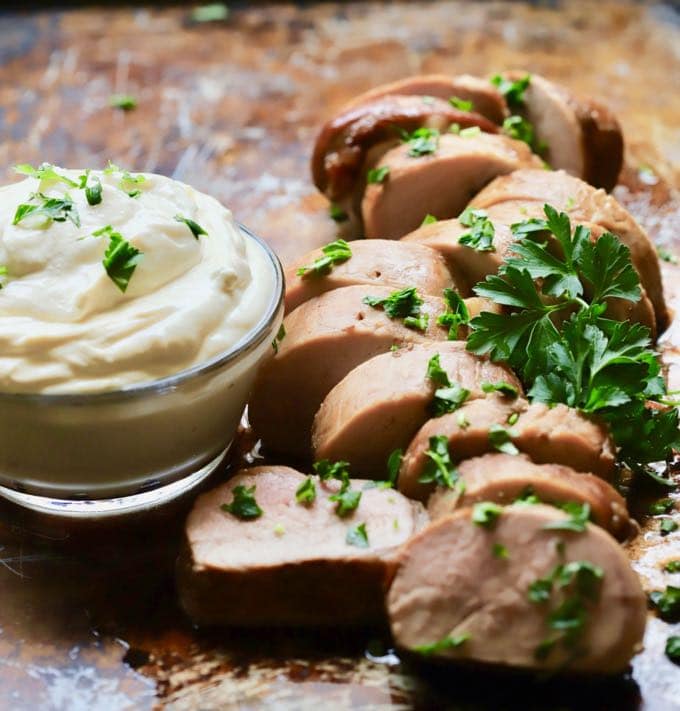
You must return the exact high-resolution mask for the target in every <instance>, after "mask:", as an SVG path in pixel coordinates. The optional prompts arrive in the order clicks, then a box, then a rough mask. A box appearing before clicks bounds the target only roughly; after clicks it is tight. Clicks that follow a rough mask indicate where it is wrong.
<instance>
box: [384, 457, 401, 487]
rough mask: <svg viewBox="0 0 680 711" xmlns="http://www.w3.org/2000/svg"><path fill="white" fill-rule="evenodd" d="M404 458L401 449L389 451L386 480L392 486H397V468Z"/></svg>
mask: <svg viewBox="0 0 680 711" xmlns="http://www.w3.org/2000/svg"><path fill="white" fill-rule="evenodd" d="M403 458H404V450H403V449H395V450H393V451H392V452H391V453H390V456H389V457H388V458H387V476H388V481H389V482H390V484H391V486H392V487H396V486H397V479H398V478H399V469H400V468H401V462H402V459H403Z"/></svg>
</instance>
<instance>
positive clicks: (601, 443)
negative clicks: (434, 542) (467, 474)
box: [399, 395, 615, 501]
mask: <svg viewBox="0 0 680 711" xmlns="http://www.w3.org/2000/svg"><path fill="white" fill-rule="evenodd" d="M511 416H513V417H514V418H516V420H515V421H514V422H513V424H512V425H510V424H508V419H509V418H510V417H511ZM494 426H496V427H498V426H500V427H504V428H505V429H506V430H507V432H508V436H509V438H510V441H511V442H512V443H513V444H514V445H515V447H517V449H518V450H519V451H520V452H525V453H526V454H528V455H529V457H530V458H531V459H532V460H533V461H534V462H537V463H540V464H542V463H557V464H564V465H567V466H570V467H572V468H573V469H575V470H577V471H581V472H591V473H593V474H596V475H597V476H599V477H602V478H604V479H611V478H612V476H613V473H614V466H615V450H614V444H613V442H612V439H611V437H610V435H609V432H608V431H607V429H606V427H605V426H604V425H602V424H600V423H598V422H596V421H594V420H591V419H589V418H588V417H586V416H585V415H582V414H581V413H579V412H578V411H577V410H574V409H573V408H570V407H567V406H566V405H562V404H559V405H555V406H554V407H552V408H550V407H548V406H547V405H544V404H543V403H533V404H531V405H529V404H528V403H527V402H526V400H524V399H522V398H515V399H511V398H509V397H503V396H499V395H493V396H489V397H486V398H483V399H480V400H473V401H470V402H467V403H465V404H464V405H463V406H462V407H461V408H460V409H459V410H458V411H456V412H454V413H452V414H448V415H444V416H443V417H438V418H435V419H432V420H428V421H427V422H426V423H425V424H424V425H423V426H422V427H421V428H420V430H419V431H418V433H417V434H416V435H415V437H414V438H413V440H412V441H411V443H410V444H409V446H408V449H407V450H406V452H405V453H404V457H403V460H402V464H401V469H400V472H399V490H400V491H401V492H402V493H404V494H406V496H409V497H411V498H414V499H420V500H421V501H425V500H426V499H427V496H428V495H429V494H430V493H431V492H432V490H433V488H434V485H433V484H424V483H421V482H420V481H419V480H420V478H421V477H422V475H423V472H424V469H425V467H426V465H427V464H428V462H429V461H430V459H429V457H428V456H427V454H426V452H427V451H428V449H430V444H429V443H430V438H431V437H436V436H443V437H446V439H447V441H448V447H449V454H450V457H451V460H452V461H453V462H460V461H462V460H464V459H468V458H470V457H478V456H480V455H482V454H485V453H487V452H493V451H494V446H493V444H492V442H491V439H490V437H489V433H490V431H491V429H492V428H493V427H494Z"/></svg>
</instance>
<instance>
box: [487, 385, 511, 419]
mask: <svg viewBox="0 0 680 711" xmlns="http://www.w3.org/2000/svg"><path fill="white" fill-rule="evenodd" d="M482 390H483V391H484V392H485V393H501V395H505V396H506V397H511V398H516V397H518V396H519V390H518V389H517V388H516V387H515V386H514V385H511V384H510V383H508V382H507V381H505V380H499V381H498V382H496V383H489V382H484V383H482ZM513 414H517V413H513Z"/></svg>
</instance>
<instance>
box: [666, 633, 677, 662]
mask: <svg viewBox="0 0 680 711" xmlns="http://www.w3.org/2000/svg"><path fill="white" fill-rule="evenodd" d="M665 652H666V656H667V657H668V658H669V659H670V660H671V661H672V662H675V664H678V663H680V637H678V636H677V635H671V636H670V637H669V638H668V639H667V640H666V647H665Z"/></svg>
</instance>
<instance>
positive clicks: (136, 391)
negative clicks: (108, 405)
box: [0, 222, 285, 406]
mask: <svg viewBox="0 0 680 711" xmlns="http://www.w3.org/2000/svg"><path fill="white" fill-rule="evenodd" d="M236 225H237V227H238V229H239V230H240V232H241V234H243V236H244V237H245V238H246V239H251V240H253V241H254V242H255V243H256V244H257V245H258V246H259V247H260V249H262V250H263V251H264V253H265V255H266V256H267V257H268V259H269V261H270V263H271V266H272V268H273V270H274V285H273V290H272V298H271V299H270V302H269V304H268V305H267V309H266V310H265V311H264V313H263V314H262V316H261V317H260V319H259V321H258V322H257V323H256V324H255V326H253V328H252V329H251V330H250V331H248V333H246V334H245V335H244V336H242V337H241V338H240V339H239V340H238V341H237V342H236V343H235V344H234V345H233V346H231V347H230V348H229V349H228V350H226V351H223V352H222V353H218V354H217V355H215V356H213V357H212V358H210V359H209V360H207V361H203V362H202V363H198V364H197V365H193V366H191V367H190V368H185V369H184V370H180V371H179V372H177V373H173V374H172V375H166V376H163V377H162V378H156V379H154V380H144V381H140V382H138V383H131V384H129V385H124V386H123V387H121V388H117V389H115V390H102V391H95V392H91V393H90V392H85V393H72V392H60V393H40V392H36V393H32V392H0V405H1V404H2V403H8V402H11V403H24V402H26V403H29V402H34V403H38V404H40V405H44V406H49V405H90V404H98V403H105V402H112V401H118V400H121V401H122V400H131V399H136V398H140V397H144V396H146V395H150V394H162V393H166V392H169V391H173V390H175V389H176V388H177V387H178V386H179V385H182V384H183V383H185V382H187V381H188V380H192V379H194V378H200V377H201V376H203V375H206V374H208V373H212V372H213V371H216V370H220V369H221V368H223V367H224V366H225V365H227V364H228V363H231V362H232V361H235V360H237V359H238V358H240V357H241V356H244V355H246V354H247V353H248V352H250V351H251V350H253V349H255V348H256V347H257V346H259V345H260V344H261V343H262V341H264V340H265V338H267V337H268V335H269V333H270V331H271V329H272V326H273V324H274V323H275V321H276V318H277V316H278V314H279V312H280V310H281V308H282V306H283V298H284V293H285V277H284V274H283V267H282V266H281V262H280V260H279V258H278V256H277V254H276V252H274V250H273V249H272V248H271V247H270V246H269V245H268V244H267V242H266V241H265V240H264V239H262V238H261V237H259V236H258V235H256V234H255V233H254V232H252V231H251V230H249V229H248V228H247V227H246V226H245V225H242V224H241V223H240V222H237V223H236Z"/></svg>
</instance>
